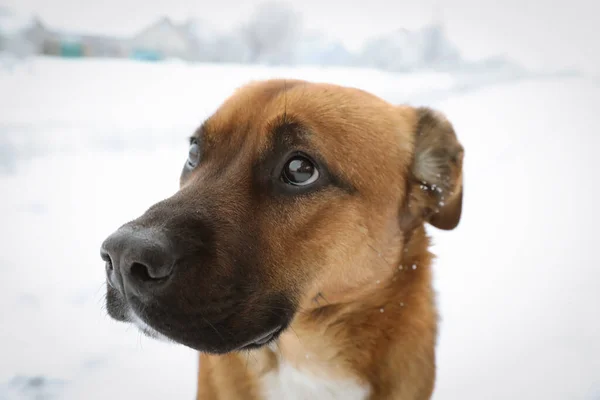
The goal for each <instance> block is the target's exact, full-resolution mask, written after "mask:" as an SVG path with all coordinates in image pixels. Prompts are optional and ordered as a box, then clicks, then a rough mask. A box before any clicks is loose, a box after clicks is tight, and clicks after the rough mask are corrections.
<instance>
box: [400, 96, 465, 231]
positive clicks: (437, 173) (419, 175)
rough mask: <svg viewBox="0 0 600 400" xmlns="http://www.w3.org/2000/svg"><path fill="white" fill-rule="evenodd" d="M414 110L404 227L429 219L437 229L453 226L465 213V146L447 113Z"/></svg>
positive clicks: (424, 109) (402, 217)
mask: <svg viewBox="0 0 600 400" xmlns="http://www.w3.org/2000/svg"><path fill="white" fill-rule="evenodd" d="M414 111H415V112H416V113H417V124H416V129H415V136H414V157H413V161H412V164H411V166H410V171H409V174H408V180H407V194H406V198H405V204H404V206H403V210H402V212H401V215H400V223H401V228H402V229H403V230H404V231H405V232H406V231H409V230H411V229H413V228H415V227H416V226H417V225H418V224H420V223H423V222H428V223H430V224H431V225H433V226H434V227H436V228H438V229H443V230H452V229H454V228H456V227H457V226H458V223H459V222H460V217H461V213H462V200H463V176H462V175H463V174H462V164H463V156H464V149H463V147H462V145H461V144H460V143H459V141H458V139H457V137H456V133H455V132H454V128H453V127H452V124H450V122H449V121H448V120H447V119H446V117H445V116H444V115H442V114H441V113H439V112H437V111H435V110H432V109H429V108H417V109H414Z"/></svg>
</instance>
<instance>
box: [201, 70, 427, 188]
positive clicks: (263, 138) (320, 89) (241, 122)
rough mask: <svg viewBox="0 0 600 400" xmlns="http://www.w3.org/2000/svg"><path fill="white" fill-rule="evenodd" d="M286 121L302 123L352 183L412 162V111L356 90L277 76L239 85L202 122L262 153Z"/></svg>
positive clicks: (215, 136)
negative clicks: (213, 112) (278, 77)
mask: <svg viewBox="0 0 600 400" xmlns="http://www.w3.org/2000/svg"><path fill="white" fill-rule="evenodd" d="M286 122H287V123H289V122H292V123H294V124H297V125H298V126H301V127H302V128H303V131H304V132H305V133H306V135H305V137H306V140H307V142H309V143H310V145H311V147H312V148H314V149H316V150H317V151H318V152H319V155H320V156H322V157H323V158H324V159H325V160H326V161H327V162H328V164H330V166H331V168H332V169H333V170H335V171H336V172H338V173H339V174H340V175H342V176H344V177H345V178H347V179H349V180H352V181H354V182H355V183H356V180H357V179H363V180H365V179H366V180H372V179H373V177H376V178H375V181H374V182H373V183H376V181H377V179H382V180H383V179H390V174H393V173H397V174H401V173H402V170H403V169H404V168H402V164H403V161H405V162H404V163H408V162H409V161H410V160H409V159H410V158H411V152H412V149H413V136H414V135H413V134H414V130H415V126H416V114H415V113H414V112H413V110H412V109H411V108H410V107H396V106H393V105H391V104H390V103H388V102H386V101H384V100H383V99H381V98H379V97H377V96H375V95H373V94H370V93H368V92H365V91H363V90H360V89H356V88H350V87H343V86H338V85H333V84H325V83H313V82H308V81H302V80H284V79H276V80H267V81H259V82H251V83H249V84H247V85H245V86H242V87H241V88H239V89H238V90H237V91H236V92H234V94H233V95H232V96H230V97H229V98H228V99H227V100H226V101H225V102H224V103H223V104H222V105H221V107H220V108H219V109H218V110H217V111H216V112H215V114H213V116H211V117H210V118H209V119H208V120H207V121H206V123H205V128H206V132H205V135H206V136H207V139H208V141H211V142H225V143H228V145H229V146H235V147H236V148H246V149H251V151H252V152H253V153H254V155H255V157H260V155H262V154H264V152H265V151H268V149H269V147H270V145H271V144H272V141H273V136H274V135H276V134H281V132H282V131H281V130H279V129H277V128H278V127H279V126H280V125H282V124H284V123H286ZM225 138H226V140H225ZM396 170H397V172H395V171H396ZM382 174H384V175H386V174H387V176H386V177H383V176H381V175H382ZM350 175H352V176H350ZM359 175H362V177H361V176H359Z"/></svg>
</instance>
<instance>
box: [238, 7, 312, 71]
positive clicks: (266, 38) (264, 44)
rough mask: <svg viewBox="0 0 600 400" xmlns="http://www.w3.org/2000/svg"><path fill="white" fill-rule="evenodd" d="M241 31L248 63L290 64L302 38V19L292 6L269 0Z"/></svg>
mask: <svg viewBox="0 0 600 400" xmlns="http://www.w3.org/2000/svg"><path fill="white" fill-rule="evenodd" d="M240 33H241V35H242V38H241V39H242V40H243V41H244V43H245V44H246V46H247V47H248V58H249V59H248V61H249V62H251V63H264V64H291V63H294V61H295V56H296V51H297V46H298V43H299V42H300V39H301V37H302V21H301V18H300V16H299V15H298V14H297V13H296V12H295V11H294V10H293V9H292V8H291V7H290V6H289V5H287V4H284V3H279V2H271V1H269V2H266V3H263V4H261V5H260V6H259V7H258V9H257V11H256V12H255V13H254V15H253V16H252V18H251V19H250V21H249V22H247V23H246V24H245V25H244V26H243V27H242V28H241V32H240Z"/></svg>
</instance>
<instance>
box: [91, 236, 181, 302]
mask: <svg viewBox="0 0 600 400" xmlns="http://www.w3.org/2000/svg"><path fill="white" fill-rule="evenodd" d="M100 253H101V256H102V259H103V260H104V261H105V262H106V273H107V279H108V282H109V284H110V285H111V286H113V287H114V288H115V289H118V290H119V291H121V292H124V291H125V290H126V289H127V291H133V292H135V293H137V294H140V292H143V291H144V290H147V289H149V288H151V287H152V286H153V285H154V286H155V285H157V284H160V283H164V282H165V281H166V280H167V279H168V278H169V276H171V274H172V273H173V266H174V264H175V260H174V256H173V251H172V249H171V246H170V244H169V240H168V238H167V237H166V236H165V234H164V233H162V232H161V231H159V230H157V229H150V228H135V227H133V228H132V227H127V226H126V227H123V228H120V229H119V230H117V231H116V232H115V233H113V234H112V235H110V236H109V237H108V238H107V239H106V240H105V241H104V243H103V244H102V248H101V250H100Z"/></svg>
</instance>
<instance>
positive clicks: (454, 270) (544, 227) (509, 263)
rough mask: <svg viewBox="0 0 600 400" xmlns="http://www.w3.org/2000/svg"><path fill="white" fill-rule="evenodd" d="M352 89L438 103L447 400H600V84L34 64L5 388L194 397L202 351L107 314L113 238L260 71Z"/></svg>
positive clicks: (13, 101) (89, 399)
mask: <svg viewBox="0 0 600 400" xmlns="http://www.w3.org/2000/svg"><path fill="white" fill-rule="evenodd" d="M272 76H278V77H281V76H287V77H299V78H306V79H311V80H319V81H330V82H335V83H342V84H347V85H353V86H358V87H361V88H364V89H367V90H370V91H373V92H374V93H376V94H379V95H381V96H384V97H385V98H387V99H389V100H391V101H395V102H405V101H411V102H418V103H419V104H428V105H432V106H435V107H437V108H439V109H440V110H442V111H444V112H445V113H446V114H447V115H448V117H449V118H450V120H451V121H452V122H453V123H454V124H455V127H456V129H457V131H458V134H459V137H460V139H461V141H462V142H463V144H464V145H465V148H466V161H465V162H466V165H465V168H466V177H465V185H466V186H465V204H464V215H463V220H462V222H461V225H460V227H459V229H457V230H455V231H453V232H449V233H442V232H439V231H434V230H432V233H433V235H434V237H435V242H436V246H435V248H434V251H435V252H436V253H437V254H438V255H439V259H438V261H437V264H436V265H435V267H434V268H435V272H436V289H437V290H438V293H439V298H438V302H439V304H440V309H441V316H442V326H441V334H440V340H439V353H438V354H439V357H438V359H439V372H438V383H437V390H436V394H435V398H436V399H440V400H444V399H499V400H500V399H524V400H525V399H546V400H554V399H556V400H563V399H589V400H592V399H593V400H597V399H600V340H599V339H600V269H599V266H600V256H599V252H598V251H597V249H596V248H595V247H594V246H595V245H596V240H595V239H596V238H597V237H596V236H595V234H596V232H597V229H595V228H596V226H597V225H598V223H599V222H600V218H599V213H598V211H597V208H596V205H597V204H598V202H599V201H600V189H598V184H597V183H598V177H597V175H598V172H599V170H598V166H597V162H594V156H595V154H596V153H597V149H598V148H599V146H600V137H599V136H598V134H597V133H598V128H597V127H598V125H599V124H600V116H598V114H597V110H596V108H597V106H598V104H600V83H598V81H592V80H587V79H585V78H560V79H559V78H557V79H552V80H549V79H543V80H531V81H521V82H514V83H504V84H498V85H494V86H491V85H485V86H483V87H480V88H478V89H477V90H475V88H471V90H470V91H467V92H465V91H464V90H457V88H459V87H462V88H463V89H464V87H465V85H464V82H457V80H456V79H455V78H454V77H452V76H450V75H442V74H434V73H428V74H425V73H424V74H418V75H410V76H402V75H396V76H394V75H389V74H384V73H380V72H374V71H367V70H362V71H358V70H342V69H330V70H319V69H308V68H303V69H300V70H290V69H265V68H258V67H256V68H251V67H238V66H226V67H224V66H194V67H190V66H187V65H185V64H180V63H171V64H160V65H150V64H136V63H129V62H122V61H120V62H117V61H87V60H86V61H76V62H75V61H71V62H67V61H58V60H46V59H38V60H36V61H35V62H31V63H29V64H26V65H20V66H18V67H17V68H15V69H14V70H12V72H9V71H0V194H1V196H0V210H1V214H0V217H1V223H0V268H1V270H2V272H3V277H2V279H0V300H1V301H0V399H1V400H13V399H19V400H20V399H24V400H30V399H66V400H81V399H86V400H94V399H103V400H104V399H106V398H114V399H127V398H132V399H140V398H144V399H161V400H162V399H165V398H169V399H191V398H193V395H194V391H195V374H196V367H197V365H196V355H195V354H194V353H193V352H192V351H190V350H187V349H186V348H183V347H179V346H175V345H168V344H163V343H159V342H155V341H153V340H150V339H147V338H145V337H142V336H141V335H140V334H139V333H138V332H137V331H136V330H135V329H133V328H129V327H128V326H126V325H122V324H118V323H116V322H113V321H111V320H109V319H108V318H107V317H106V315H105V313H104V310H103V297H102V296H103V293H104V288H103V281H104V270H103V266H102V262H101V260H100V258H99V256H98V248H99V245H100V243H101V241H102V239H103V238H104V237H105V236H106V235H107V234H109V233H110V232H111V231H112V230H113V229H114V228H115V227H116V226H118V225H120V224H121V223H122V222H124V221H126V220H129V219H131V218H132V217H134V216H137V215H138V214H140V213H141V212H143V211H144V210H145V209H146V207H147V206H149V205H151V204H152V203H154V202H155V201H156V200H159V199H161V198H164V197H167V196H169V195H170V194H172V193H173V192H174V191H176V190H177V181H178V175H179V171H180V167H181V166H182V164H183V162H184V159H185V156H186V154H187V145H186V137H187V135H189V134H190V133H191V130H192V129H193V128H194V127H195V126H196V125H197V124H198V123H199V122H200V121H201V120H202V119H203V118H205V117H206V116H207V115H208V114H209V113H210V112H211V111H213V110H214V109H215V108H216V107H217V106H218V105H219V103H220V102H221V101H222V100H223V99H224V97H225V96H227V95H228V94H229V93H230V92H231V90H232V89H233V88H234V87H236V86H239V85H240V84H242V83H243V82H245V81H247V80H249V79H258V78H266V77H272Z"/></svg>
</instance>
